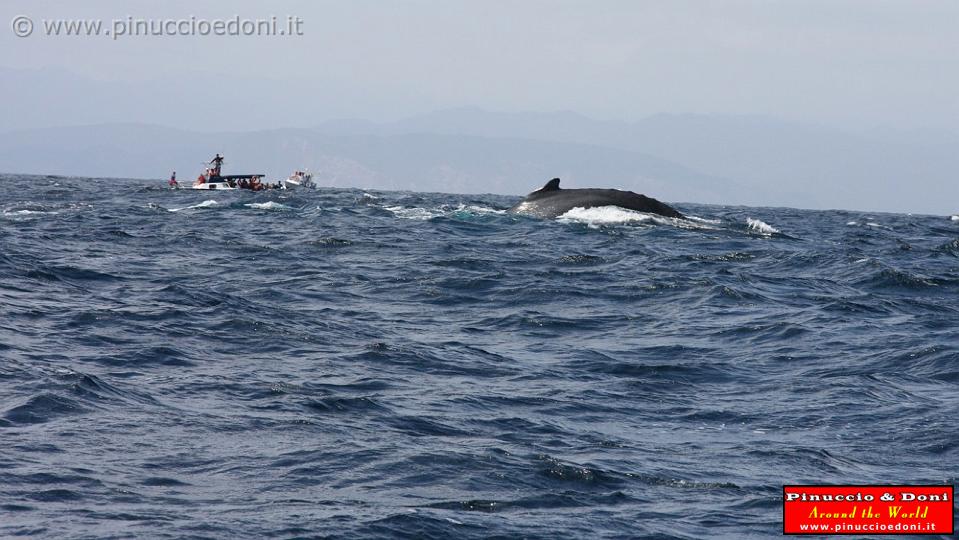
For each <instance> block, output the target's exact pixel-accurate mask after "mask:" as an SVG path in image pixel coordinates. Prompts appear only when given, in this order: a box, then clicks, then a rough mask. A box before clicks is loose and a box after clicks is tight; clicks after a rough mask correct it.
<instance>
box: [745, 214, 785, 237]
mask: <svg viewBox="0 0 959 540" xmlns="http://www.w3.org/2000/svg"><path fill="white" fill-rule="evenodd" d="M746 224H747V226H748V227H749V228H750V229H752V230H754V231H756V232H759V233H762V234H765V235H773V234H777V233H779V232H780V231H779V229H777V228H775V227H773V226H772V225H769V224H768V223H766V222H764V221H762V220H759V219H753V218H746Z"/></svg>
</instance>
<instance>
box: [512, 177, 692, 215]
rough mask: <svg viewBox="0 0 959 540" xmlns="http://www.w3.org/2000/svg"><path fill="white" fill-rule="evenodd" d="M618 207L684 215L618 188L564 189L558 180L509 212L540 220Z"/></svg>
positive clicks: (534, 193) (552, 181)
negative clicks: (578, 211) (577, 211)
mask: <svg viewBox="0 0 959 540" xmlns="http://www.w3.org/2000/svg"><path fill="white" fill-rule="evenodd" d="M598 206H618V207H620V208H625V209H627V210H637V211H639V212H647V213H650V214H658V215H661V216H666V217H671V218H683V217H685V216H683V215H682V214H681V213H679V212H678V211H677V210H675V209H674V208H673V207H671V206H669V205H668V204H666V203H663V202H660V201H657V200H656V199H654V198H652V197H647V196H645V195H640V194H639V193H633V192H632V191H622V190H619V189H596V188H587V189H562V188H560V187H559V178H553V179H552V180H550V181H549V182H546V185H545V186H543V187H541V188H539V189H537V190H536V191H534V192H532V193H530V194H529V195H527V196H526V198H525V199H523V200H522V201H520V202H519V203H517V204H515V205H514V206H513V207H512V208H510V209H509V210H507V212H508V213H510V214H524V215H528V216H534V217H539V218H545V219H550V218H555V217H559V216H561V215H563V214H565V213H566V212H569V211H570V210H572V209H573V208H596V207H598Z"/></svg>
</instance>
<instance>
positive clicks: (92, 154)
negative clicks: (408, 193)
mask: <svg viewBox="0 0 959 540" xmlns="http://www.w3.org/2000/svg"><path fill="white" fill-rule="evenodd" d="M9 107H10V106H9V104H8V108H9ZM215 152H222V153H224V154H225V155H226V156H227V159H228V165H227V168H228V170H230V171H233V172H263V173H267V174H269V175H270V176H271V177H273V178H275V177H278V176H285V175H287V174H289V172H290V171H291V170H292V169H294V168H302V167H308V168H310V169H312V170H314V171H316V173H317V174H318V179H319V180H320V182H322V183H325V184H327V185H336V186H358V187H369V188H382V189H410V190H421V191H447V192H452V191H455V192H462V193H475V192H494V193H503V194H522V193H526V192H528V191H530V190H531V189H533V188H536V187H538V186H539V185H541V184H542V183H543V182H545V181H546V180H547V179H549V178H552V177H554V176H559V177H561V178H563V179H564V186H570V187H574V186H580V187H582V186H611V187H621V188H627V189H632V190H635V191H640V192H644V193H647V194H650V195H652V196H655V197H658V198H662V199H665V200H669V201H674V202H675V201H694V202H704V203H721V204H748V205H765V206H791V207H799V208H846V209H855V210H878V211H890V212H919V213H935V214H947V213H948V214H954V213H956V212H957V211H959V177H957V171H959V135H956V134H954V133H951V132H946V133H941V132H910V133H902V132H895V131H882V132H879V131H877V132H874V133H869V134H861V133H860V134H857V133H850V132H844V131H840V130H836V129H831V128H826V127H822V126H810V125H802V124H796V123H789V122H783V121H779V120H775V119H770V118H764V117H755V116H703V115H656V116H652V117H649V118H646V119H643V120H641V121H638V122H609V121H600V120H594V119H590V118H586V117H583V116H581V115H578V114H575V113H568V112H566V113H494V112H488V111H483V110H480V109H474V108H464V109H452V110H447V111H438V112H435V113H430V114H426V115H420V116H415V117H411V118H408V119H406V120H402V121H397V122H390V123H374V122H369V121H363V120H349V119H345V120H337V121H329V122H324V123H321V124H317V125H315V126H314V127H311V128H308V129H307V128H299V129H292V128H291V129H276V130H260V131H247V132H223V133H203V132H200V131H185V130H178V129H171V128H165V127H159V126H156V125H150V124H118V123H113V124H102V125H88V126H80V127H67V128H37V129H26V130H23V129H21V130H17V131H10V132H7V133H0V171H2V172H31V173H56V174H76V175H98V176H118V177H149V178H164V177H166V176H167V175H168V174H169V171H170V170H172V169H176V170H177V171H178V173H179V175H180V178H183V179H187V178H192V177H193V176H195V175H196V174H197V173H198V172H199V170H200V169H201V164H202V161H203V160H207V159H209V158H210V157H211V156H212V155H213V154H214V153H215Z"/></svg>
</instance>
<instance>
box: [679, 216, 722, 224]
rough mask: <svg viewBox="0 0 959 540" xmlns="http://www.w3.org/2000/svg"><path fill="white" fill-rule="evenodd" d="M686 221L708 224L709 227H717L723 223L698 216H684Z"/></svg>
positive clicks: (719, 220)
mask: <svg viewBox="0 0 959 540" xmlns="http://www.w3.org/2000/svg"><path fill="white" fill-rule="evenodd" d="M686 219H690V220H693V221H698V222H700V223H709V224H710V225H719V224H720V223H722V222H723V220H721V219H706V218H701V217H699V216H686Z"/></svg>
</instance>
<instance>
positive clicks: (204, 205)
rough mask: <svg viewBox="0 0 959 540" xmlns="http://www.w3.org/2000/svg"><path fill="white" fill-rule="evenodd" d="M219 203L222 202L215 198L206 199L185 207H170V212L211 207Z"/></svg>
mask: <svg viewBox="0 0 959 540" xmlns="http://www.w3.org/2000/svg"><path fill="white" fill-rule="evenodd" d="M218 204H220V203H218V202H216V201H214V200H213V199H208V200H206V201H203V202H201V203H200V204H194V205H192V206H184V207H183V208H170V212H179V211H181V210H191V209H194V208H209V207H211V206H216V205H218Z"/></svg>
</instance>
